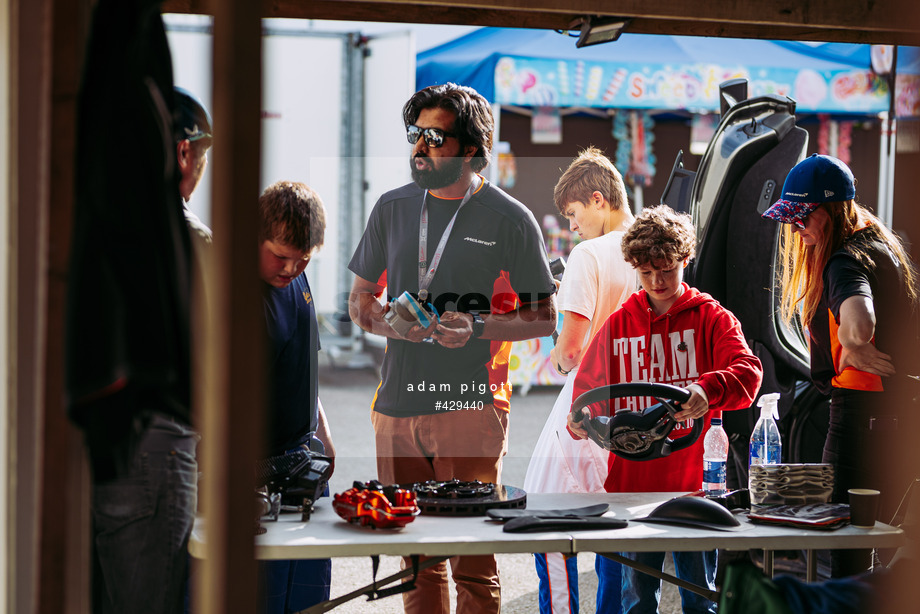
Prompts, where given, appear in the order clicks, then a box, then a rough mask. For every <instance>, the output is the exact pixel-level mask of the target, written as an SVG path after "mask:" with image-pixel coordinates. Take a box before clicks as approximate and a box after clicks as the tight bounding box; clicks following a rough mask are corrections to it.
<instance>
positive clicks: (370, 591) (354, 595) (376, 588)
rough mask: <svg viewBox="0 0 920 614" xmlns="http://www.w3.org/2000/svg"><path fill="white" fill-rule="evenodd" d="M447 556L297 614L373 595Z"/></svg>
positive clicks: (313, 613) (319, 611) (317, 612)
mask: <svg viewBox="0 0 920 614" xmlns="http://www.w3.org/2000/svg"><path fill="white" fill-rule="evenodd" d="M449 558H450V557H449V556H433V557H430V558H428V559H425V560H424V561H421V562H419V565H418V568H417V569H412V568H411V567H407V568H405V569H403V570H401V571H398V572H396V573H394V574H393V575H391V576H387V577H386V578H383V579H381V580H374V582H373V583H371V584H368V585H367V586H365V587H363V588H359V589H357V590H354V591H352V592H350V593H348V594H346V595H342V596H340V597H336V598H335V599H330V600H329V601H324V602H322V603H318V604H316V605H315V606H312V607H309V608H307V609H306V610H301V611H300V612H298V613H297V614H322V613H323V612H328V611H329V610H331V609H333V608H335V607H338V606H340V605H342V604H343V603H345V602H347V601H351V600H352V599H355V598H357V597H361V596H362V595H369V596H370V595H373V594H374V593H377V592H379V591H380V590H381V587H383V586H386V585H387V584H389V583H391V582H394V581H396V580H400V579H402V578H405V577H407V576H411V575H412V574H417V573H418V572H419V571H421V570H423V569H428V568H429V567H432V566H433V565H437V564H438V563H441V562H443V561H446V560H447V559H449Z"/></svg>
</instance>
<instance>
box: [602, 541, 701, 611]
mask: <svg viewBox="0 0 920 614" xmlns="http://www.w3.org/2000/svg"><path fill="white" fill-rule="evenodd" d="M597 555H598V556H603V557H606V558H608V559H610V560H611V561H616V562H617V563H620V564H621V565H626V566H628V567H632V568H633V569H635V570H637V571H641V572H642V573H646V574H648V575H650V576H653V577H655V578H658V579H659V580H664V581H665V582H670V583H671V584H675V585H677V586H679V587H680V588H684V589H687V590H688V591H693V592H694V593H696V594H697V595H702V596H703V597H705V598H706V599H708V600H710V601H715V602H716V603H719V593H718V591H711V590H709V589H708V588H705V587H702V586H699V585H698V584H694V583H692V582H687V581H686V580H681V579H680V578H678V577H675V576H672V575H671V574H667V573H664V572H663V571H661V570H660V569H655V568H653V567H649V566H648V565H643V564H642V563H637V562H636V561H634V560H632V559H628V558H626V557H625V556H620V555H619V554H614V553H613V552H598V553H597Z"/></svg>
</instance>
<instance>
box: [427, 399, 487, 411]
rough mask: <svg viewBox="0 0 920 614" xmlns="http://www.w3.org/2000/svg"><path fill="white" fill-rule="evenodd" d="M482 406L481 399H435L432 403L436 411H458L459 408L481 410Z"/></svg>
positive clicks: (483, 404) (483, 405)
mask: <svg viewBox="0 0 920 614" xmlns="http://www.w3.org/2000/svg"><path fill="white" fill-rule="evenodd" d="M483 407H485V403H484V402H483V401H436V402H435V404H434V408H435V410H436V411H459V410H461V409H476V410H479V411H482V408H483Z"/></svg>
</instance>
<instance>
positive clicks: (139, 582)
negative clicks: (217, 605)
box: [92, 413, 198, 614]
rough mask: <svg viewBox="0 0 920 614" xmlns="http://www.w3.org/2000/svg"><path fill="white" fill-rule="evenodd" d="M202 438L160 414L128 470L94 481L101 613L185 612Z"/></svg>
mask: <svg viewBox="0 0 920 614" xmlns="http://www.w3.org/2000/svg"><path fill="white" fill-rule="evenodd" d="M197 445H198V436H197V435H196V434H195V432H194V431H193V430H192V429H191V428H190V427H188V426H186V425H184V424H180V423H178V422H176V421H173V420H172V419H171V418H167V417H165V416H163V415H161V414H158V413H155V414H153V415H152V417H151V419H150V423H149V424H148V425H147V427H146V429H145V430H144V432H143V433H142V434H141V436H140V439H139V441H138V446H137V450H136V452H135V453H134V455H133V457H132V460H131V463H130V467H129V468H128V471H127V473H126V474H125V475H119V476H117V477H114V478H112V479H106V480H103V481H95V479H94V483H93V501H92V516H93V540H94V544H93V545H94V570H93V571H94V573H93V611H94V612H95V613H96V614H123V613H124V612H132V613H136V614H167V613H174V612H182V611H183V609H184V598H185V589H186V580H187V576H188V560H189V557H188V538H189V535H190V533H191V530H192V523H193V522H194V519H195V509H196V506H197V500H198V485H197V484H198V462H197V460H196V459H195V450H196V447H197Z"/></svg>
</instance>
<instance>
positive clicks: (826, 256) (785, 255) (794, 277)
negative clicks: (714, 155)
mask: <svg viewBox="0 0 920 614" xmlns="http://www.w3.org/2000/svg"><path fill="white" fill-rule="evenodd" d="M818 208H820V209H823V210H824V211H825V212H826V213H827V215H828V221H827V224H826V226H825V228H823V229H822V230H823V233H822V238H823V240H822V241H821V243H820V244H818V245H805V244H804V243H803V242H802V239H801V237H799V236H798V234H797V233H795V232H794V231H793V228H792V224H783V230H782V234H781V236H780V262H779V272H778V282H779V285H780V289H781V296H780V313H781V315H782V317H783V320H784V321H785V322H786V323H787V324H791V322H792V318H793V317H795V316H796V315H798V317H799V321H800V322H801V324H802V326H803V327H805V328H808V326H809V325H810V324H811V321H812V319H814V317H815V313H816V312H817V310H818V304H819V303H820V302H821V296H822V294H823V293H824V275H823V273H824V267H825V266H826V265H827V263H828V261H829V260H830V258H831V256H833V255H834V253H835V252H836V251H837V250H839V249H840V248H841V247H843V244H844V242H846V240H847V239H849V238H850V237H852V236H853V234H854V233H855V232H857V231H858V230H860V229H861V228H865V230H863V232H868V233H871V234H870V237H871V238H874V239H876V240H878V241H879V242H881V243H883V244H884V245H885V246H886V247H887V248H888V249H889V250H890V251H891V254H892V256H893V257H894V259H895V260H896V261H897V262H898V263H899V265H900V267H901V270H902V271H903V273H904V288H905V290H906V292H907V296H908V298H909V299H910V302H911V304H913V305H914V306H916V304H917V300H918V290H917V270H916V268H915V267H914V266H913V263H911V261H910V259H909V258H908V256H907V252H906V251H905V250H904V246H903V245H902V244H901V240H900V239H899V238H898V236H897V235H896V234H894V233H893V232H892V231H891V230H889V229H888V228H887V227H886V226H885V225H884V224H883V223H882V222H881V221H880V220H879V219H878V218H877V217H875V216H874V215H872V213H871V212H870V211H869V210H868V209H866V208H865V207H863V206H862V205H860V204H858V203H857V202H856V201H855V200H853V199H850V200H846V201H838V202H829V203H822V204H820V205H818ZM852 253H853V256H854V257H855V258H856V259H857V260H859V261H860V262H863V263H864V264H866V265H868V266H870V267H874V266H875V263H874V262H873V261H872V258H871V256H870V255H869V254H868V253H867V252H865V251H863V250H859V249H856V248H854V250H853V252H852Z"/></svg>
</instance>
